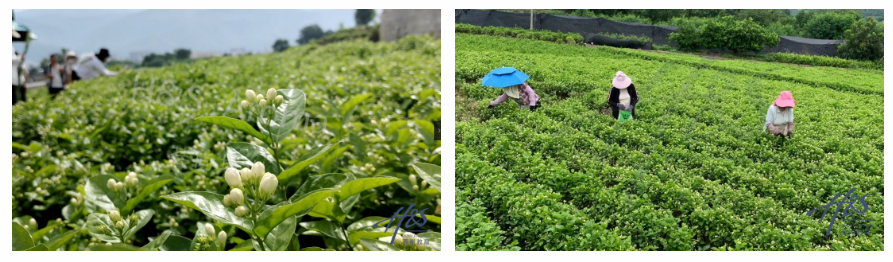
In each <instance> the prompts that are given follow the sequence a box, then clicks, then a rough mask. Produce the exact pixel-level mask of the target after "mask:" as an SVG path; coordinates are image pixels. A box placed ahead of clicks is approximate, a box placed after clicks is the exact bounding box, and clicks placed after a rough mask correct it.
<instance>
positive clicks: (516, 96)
mask: <svg viewBox="0 0 893 262" xmlns="http://www.w3.org/2000/svg"><path fill="white" fill-rule="evenodd" d="M502 91H503V92H502V95H501V96H499V97H497V98H496V100H493V101H491V102H490V106H489V107H487V108H493V107H495V106H496V105H498V104H501V103H502V102H505V100H508V99H509V98H511V99H512V100H515V102H517V103H518V106H519V107H520V108H521V109H524V108H525V107H527V108H529V109H530V111H536V108H537V107H539V105H538V104H537V103H536V102H537V101H538V100H539V99H540V97H539V96H537V95H536V93H534V92H533V88H530V85H528V84H527V82H524V83H523V84H520V85H514V86H509V87H504V88H502Z"/></svg>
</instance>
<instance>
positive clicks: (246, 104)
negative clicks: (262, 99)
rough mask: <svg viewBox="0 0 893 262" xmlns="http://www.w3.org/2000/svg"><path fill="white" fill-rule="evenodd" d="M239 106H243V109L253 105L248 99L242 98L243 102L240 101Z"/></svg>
mask: <svg viewBox="0 0 893 262" xmlns="http://www.w3.org/2000/svg"><path fill="white" fill-rule="evenodd" d="M239 106H241V107H242V109H248V107H249V106H251V105H250V104H248V101H245V100H242V102H241V103H239Z"/></svg>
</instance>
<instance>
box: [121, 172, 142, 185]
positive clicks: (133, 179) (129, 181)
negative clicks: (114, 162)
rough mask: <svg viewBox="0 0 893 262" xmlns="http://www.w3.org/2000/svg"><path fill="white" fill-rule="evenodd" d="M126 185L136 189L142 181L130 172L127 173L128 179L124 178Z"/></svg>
mask: <svg viewBox="0 0 893 262" xmlns="http://www.w3.org/2000/svg"><path fill="white" fill-rule="evenodd" d="M124 183H125V184H127V186H128V187H136V186H137V185H139V184H140V179H139V178H137V177H136V173H134V172H130V173H127V177H125V178H124Z"/></svg>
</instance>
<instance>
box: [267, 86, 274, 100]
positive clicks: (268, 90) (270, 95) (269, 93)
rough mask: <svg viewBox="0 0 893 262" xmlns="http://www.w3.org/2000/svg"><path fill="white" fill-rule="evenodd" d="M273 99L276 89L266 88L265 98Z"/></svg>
mask: <svg viewBox="0 0 893 262" xmlns="http://www.w3.org/2000/svg"><path fill="white" fill-rule="evenodd" d="M273 99H276V89H275V88H270V89H267V100H273Z"/></svg>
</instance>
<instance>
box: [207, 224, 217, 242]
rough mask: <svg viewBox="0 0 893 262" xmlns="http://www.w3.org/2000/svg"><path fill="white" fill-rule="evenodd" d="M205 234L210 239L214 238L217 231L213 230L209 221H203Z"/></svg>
mask: <svg viewBox="0 0 893 262" xmlns="http://www.w3.org/2000/svg"><path fill="white" fill-rule="evenodd" d="M205 234H207V235H208V237H210V238H212V239H213V238H214V236H215V234H217V232H215V231H214V226H213V225H211V223H205Z"/></svg>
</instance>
